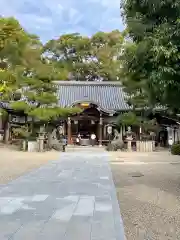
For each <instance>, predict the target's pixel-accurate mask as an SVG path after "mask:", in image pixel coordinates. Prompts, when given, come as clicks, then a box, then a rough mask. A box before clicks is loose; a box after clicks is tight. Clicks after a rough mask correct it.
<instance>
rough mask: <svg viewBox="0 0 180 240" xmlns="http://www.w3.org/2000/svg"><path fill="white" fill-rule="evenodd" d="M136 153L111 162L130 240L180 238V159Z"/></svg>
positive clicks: (174, 239)
mask: <svg viewBox="0 0 180 240" xmlns="http://www.w3.org/2000/svg"><path fill="white" fill-rule="evenodd" d="M133 154H134V155H133ZM133 154H132V153H131V154H125V153H122V154H119V155H116V157H115V155H114V160H113V159H112V161H111V168H112V173H113V177H114V182H115V186H116V190H117V195H118V201H119V203H120V209H121V214H122V218H123V222H124V227H125V233H126V238H127V240H137V239H138V240H144V239H148V240H151V239H152V240H154V239H155V240H177V239H180V157H173V156H169V153H157V154H149V155H148V154H144V155H143V154H140V155H139V156H138V154H136V153H133ZM133 156H134V157H133ZM123 161H124V162H123Z"/></svg>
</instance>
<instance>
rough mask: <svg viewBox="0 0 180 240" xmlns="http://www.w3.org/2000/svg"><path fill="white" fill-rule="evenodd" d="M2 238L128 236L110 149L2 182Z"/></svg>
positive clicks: (66, 156)
mask: <svg viewBox="0 0 180 240" xmlns="http://www.w3.org/2000/svg"><path fill="white" fill-rule="evenodd" d="M0 188H1V191H0V239H1V240H5V239H6V240H24V239H33V240H41V239H43V240H51V239H53V240H56V239H61V240H76V239H77V240H85V239H86V240H124V239H125V237H124V228H123V222H122V218H121V215H120V210H119V205H118V201H117V197H116V191H115V187H114V183H113V180H112V174H111V170H110V166H109V155H108V153H106V152H103V151H102V152H100V151H99V152H93V151H89V152H88V151H84V152H83V151H81V152H72V153H71V152H68V153H61V154H60V160H57V161H53V162H49V163H48V164H46V165H44V166H42V167H40V168H39V169H36V170H34V171H32V172H31V173H29V174H27V175H24V176H21V177H19V178H18V179H16V180H14V181H12V182H10V183H9V184H6V185H0Z"/></svg>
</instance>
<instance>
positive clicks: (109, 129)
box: [107, 126, 112, 135]
mask: <svg viewBox="0 0 180 240" xmlns="http://www.w3.org/2000/svg"><path fill="white" fill-rule="evenodd" d="M107 132H108V134H109V135H110V134H112V126H108V127H107Z"/></svg>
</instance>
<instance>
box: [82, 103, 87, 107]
mask: <svg viewBox="0 0 180 240" xmlns="http://www.w3.org/2000/svg"><path fill="white" fill-rule="evenodd" d="M81 107H89V103H81Z"/></svg>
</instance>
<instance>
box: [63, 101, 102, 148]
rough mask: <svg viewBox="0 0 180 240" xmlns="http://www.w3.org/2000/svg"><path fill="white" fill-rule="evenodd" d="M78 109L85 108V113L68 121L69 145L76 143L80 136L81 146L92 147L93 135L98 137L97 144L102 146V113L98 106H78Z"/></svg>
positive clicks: (87, 104)
mask: <svg viewBox="0 0 180 240" xmlns="http://www.w3.org/2000/svg"><path fill="white" fill-rule="evenodd" d="M76 106H77V107H81V108H83V111H82V112H81V113H80V114H78V115H76V116H74V117H72V118H71V119H70V118H69V121H68V126H67V127H68V129H67V133H68V134H67V135H68V139H69V140H68V143H69V142H70V135H71V139H72V140H71V143H76V139H77V137H78V136H80V139H81V141H80V143H81V145H91V134H95V135H96V144H99V145H101V144H102V113H101V111H100V110H99V109H98V107H97V105H95V104H92V103H86V104H85V103H83V104H80V103H79V104H76Z"/></svg>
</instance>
